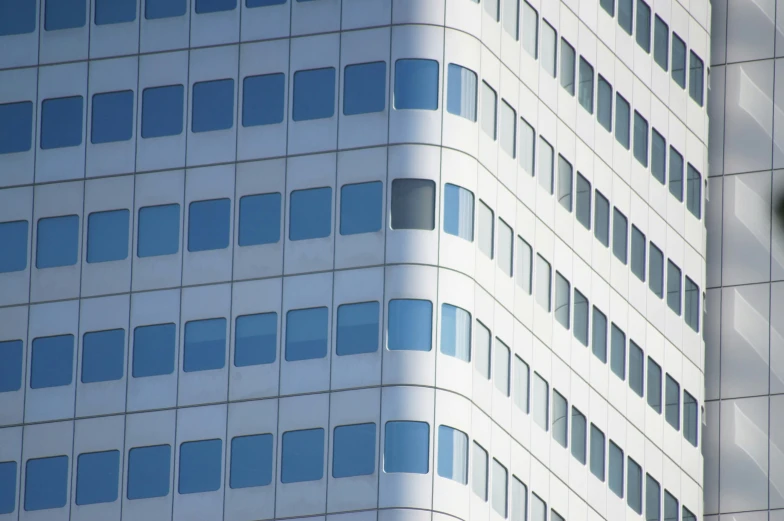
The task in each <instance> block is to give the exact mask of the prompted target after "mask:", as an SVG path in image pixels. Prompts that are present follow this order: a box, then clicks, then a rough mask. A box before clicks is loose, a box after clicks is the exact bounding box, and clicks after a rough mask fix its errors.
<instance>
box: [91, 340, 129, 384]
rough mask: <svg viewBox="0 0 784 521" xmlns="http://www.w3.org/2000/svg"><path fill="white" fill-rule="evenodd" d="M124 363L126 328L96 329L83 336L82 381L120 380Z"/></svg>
mask: <svg viewBox="0 0 784 521" xmlns="http://www.w3.org/2000/svg"><path fill="white" fill-rule="evenodd" d="M124 365H125V330H123V329H111V330H109V331H94V332H92V333H85V335H84V337H82V383H85V384H89V383H93V382H108V381H112V380H119V379H120V378H122V377H123V372H124V371H123V369H124Z"/></svg>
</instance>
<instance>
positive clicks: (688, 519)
mask: <svg viewBox="0 0 784 521" xmlns="http://www.w3.org/2000/svg"><path fill="white" fill-rule="evenodd" d="M681 521H697V516H695V515H694V514H693V513H692V512H691V510H689V509H688V508H686V507H683V512H682V514H681Z"/></svg>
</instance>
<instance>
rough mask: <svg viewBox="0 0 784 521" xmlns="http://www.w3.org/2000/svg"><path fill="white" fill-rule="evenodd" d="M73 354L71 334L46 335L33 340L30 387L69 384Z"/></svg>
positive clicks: (38, 387)
mask: <svg viewBox="0 0 784 521" xmlns="http://www.w3.org/2000/svg"><path fill="white" fill-rule="evenodd" d="M73 355H74V337H73V335H57V336H46V337H39V338H36V339H35V340H33V360H32V364H31V370H30V388H32V389H41V388H44V387H59V386H61V385H71V381H72V380H73V359H74V356H73Z"/></svg>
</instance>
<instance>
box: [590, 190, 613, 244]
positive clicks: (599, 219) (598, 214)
mask: <svg viewBox="0 0 784 521" xmlns="http://www.w3.org/2000/svg"><path fill="white" fill-rule="evenodd" d="M593 217H594V219H593V234H594V237H596V239H597V240H598V241H599V242H601V243H602V244H604V245H605V246H609V245H610V201H608V200H607V198H606V197H604V196H603V195H602V194H601V192H599V190H596V200H595V203H594V213H593Z"/></svg>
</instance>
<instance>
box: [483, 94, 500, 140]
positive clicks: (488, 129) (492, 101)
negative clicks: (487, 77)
mask: <svg viewBox="0 0 784 521" xmlns="http://www.w3.org/2000/svg"><path fill="white" fill-rule="evenodd" d="M497 111H498V95H497V94H496V93H495V90H494V89H493V88H492V87H491V86H490V85H488V84H487V83H485V82H482V121H481V123H482V130H483V131H484V133H485V134H487V135H488V136H490V139H492V140H493V141H495V139H496V113H497Z"/></svg>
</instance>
